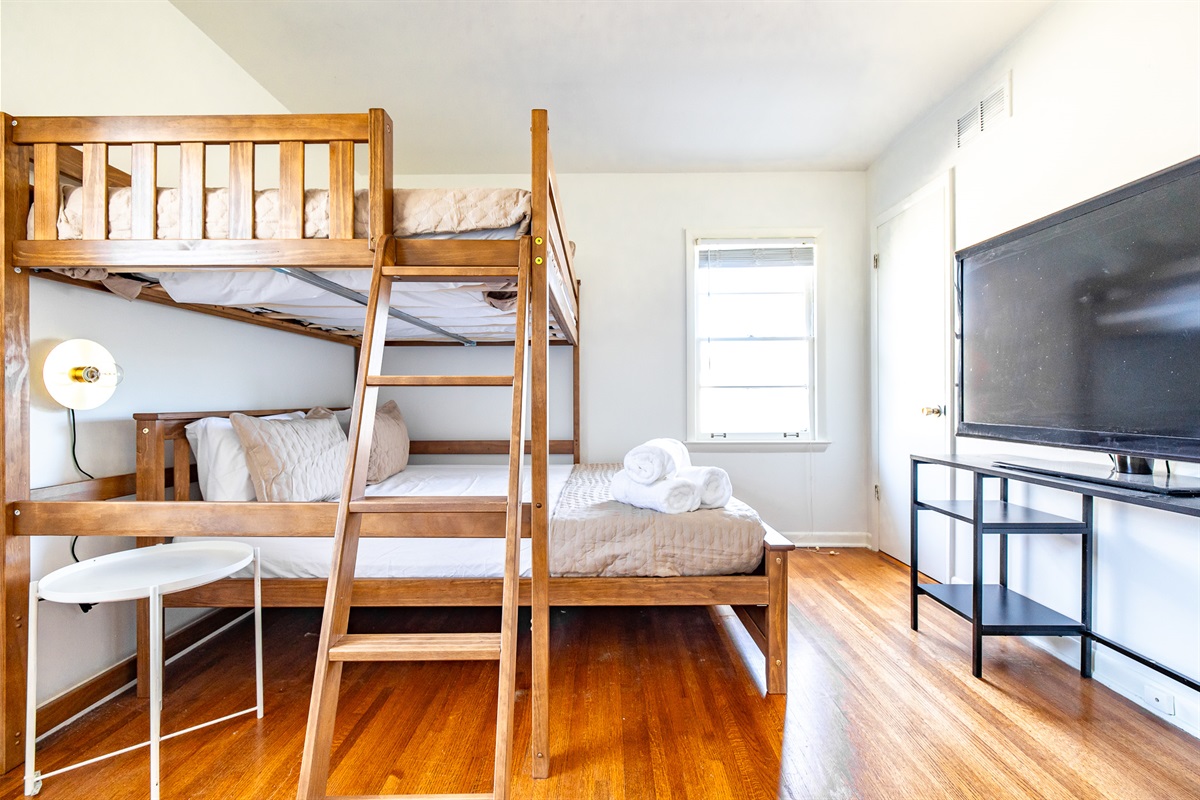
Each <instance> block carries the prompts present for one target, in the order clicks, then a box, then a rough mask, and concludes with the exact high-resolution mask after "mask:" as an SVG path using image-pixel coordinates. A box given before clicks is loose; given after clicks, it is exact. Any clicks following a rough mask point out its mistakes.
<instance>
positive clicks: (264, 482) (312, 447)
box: [229, 414, 346, 503]
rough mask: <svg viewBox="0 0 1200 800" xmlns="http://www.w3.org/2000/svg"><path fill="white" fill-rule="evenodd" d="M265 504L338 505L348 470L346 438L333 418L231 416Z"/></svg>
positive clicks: (230, 419)
mask: <svg viewBox="0 0 1200 800" xmlns="http://www.w3.org/2000/svg"><path fill="white" fill-rule="evenodd" d="M229 421H230V422H232V423H233V429H234V430H235V431H237V435H238V438H239V439H241V442H242V447H243V448H244V449H245V451H246V466H247V467H249V468H250V481H251V483H253V484H254V495H255V497H257V498H258V499H259V500H261V501H272V502H285V503H307V502H313V501H317V500H335V499H337V498H338V497H339V496H340V495H341V493H342V475H343V473H344V471H345V469H346V434H345V433H343V432H342V427H341V426H340V425H338V422H337V420H336V419H334V418H333V417H328V418H317V419H311V418H305V419H259V418H256V417H250V416H246V415H245V414H230V415H229Z"/></svg>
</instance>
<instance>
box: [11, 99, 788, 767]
mask: <svg viewBox="0 0 1200 800" xmlns="http://www.w3.org/2000/svg"><path fill="white" fill-rule="evenodd" d="M532 121H533V125H532V222H531V230H530V234H529V235H528V236H526V237H523V238H522V239H518V240H509V241H468V240H453V239H451V240H436V241H429V240H398V241H396V242H395V243H394V245H391V246H393V247H394V253H393V256H394V261H395V263H396V264H397V266H398V267H401V268H403V270H402V271H403V276H402V278H401V279H407V280H447V279H455V278H461V277H463V276H472V277H473V279H475V280H481V281H486V280H489V278H491V277H492V276H494V275H496V274H499V273H502V272H511V271H512V267H513V265H514V264H517V263H519V260H523V259H527V260H528V264H529V267H530V271H531V275H532V281H531V285H532V286H533V287H534V290H533V294H532V302H531V312H532V318H533V326H532V330H533V332H532V337H531V345H532V347H531V351H532V359H531V383H532V398H533V402H532V409H533V410H532V414H531V432H530V433H531V435H530V440H529V441H527V443H526V449H527V451H528V452H530V453H531V467H532V472H531V476H532V502H531V503H529V504H526V506H525V513H526V515H527V517H526V519H527V521H528V522H527V525H528V526H527V527H526V530H527V531H529V533H528V535H529V536H530V537H531V538H532V551H533V576H534V577H533V579H532V580H526V581H522V582H521V592H522V602H524V603H527V604H531V605H532V614H533V687H532V703H533V751H532V752H533V755H534V758H533V765H534V766H533V770H534V775H535V777H545V776H546V775H548V774H549V755H550V748H549V731H548V709H549V704H548V688H547V687H548V680H549V678H548V675H549V606H550V605H551V604H556V605H671V604H674V605H718V604H729V605H733V606H734V608H735V610H736V611H737V614H738V616H739V618H740V619H741V620H742V622H743V623H744V624H745V625H746V628H747V630H748V632H749V633H750V635H751V637H752V638H753V639H754V641H755V642H756V643H757V644H758V645H759V647H760V649H762V651H763V653H764V655H765V657H766V682H767V689H768V691H769V692H772V693H779V692H784V691H786V674H787V561H788V554H789V551H790V550H792V549H793V545H792V544H791V543H789V542H788V541H787V540H785V539H783V537H780V536H779V535H778V534H771V535H768V536H767V538H766V539H765V541H764V559H763V564H762V566H761V567H760V569H759V573H760V574H757V575H741V576H716V577H704V578H555V579H550V578H549V572H548V553H547V544H546V540H547V532H548V524H549V522H548V521H549V508H548V507H547V506H548V502H547V465H548V463H549V456H550V454H551V453H555V454H569V455H572V456H573V457H574V460H575V461H576V462H578V461H579V458H580V445H579V392H578V389H579V385H578V380H579V349H578V347H577V346H576V348H575V353H574V375H575V377H574V380H575V401H574V419H573V422H574V433H573V438H572V439H570V440H561V441H551V440H550V439H549V437H548V426H547V409H546V405H547V404H546V398H547V373H548V367H547V360H548V346H549V344H550V343H551V340H550V320H551V317H553V319H554V322H555V323H556V326H557V330H558V332H559V334H560V335H561V337H562V340H563V341H562V343H564V344H570V345H577V343H578V336H579V330H578V316H577V309H578V307H579V306H578V290H579V283H578V281H577V280H576V279H575V273H574V267H573V264H572V258H571V252H570V248H569V239H568V237H567V235H566V230H565V227H564V225H563V221H562V215H561V212H560V209H559V193H558V188H557V184H556V179H555V176H554V167H553V160H552V158H551V155H550V150H549V145H548V126H547V118H546V112H545V111H542V110H535V111H534V112H533V117H532ZM0 124H2V125H3V128H4V142H3V152H2V162H3V163H2V172H3V193H2V195H0V216H2V218H3V227H2V232H0V236H2V241H0V245H2V249H3V260H4V268H3V274H2V276H0V304H2V305H3V309H4V319H3V325H2V326H0V338H2V340H3V347H4V368H5V369H4V373H5V374H4V382H5V391H4V398H3V406H2V409H0V439H2V440H3V447H4V459H3V462H0V484H2V485H3V491H4V511H5V516H4V557H3V560H2V563H0V569H2V570H3V587H4V588H3V593H2V595H0V612H2V613H3V620H4V624H3V626H2V627H0V636H2V637H3V639H2V644H3V648H4V658H3V662H2V663H0V669H2V670H3V675H2V676H0V716H2V717H3V719H2V720H0V733H2V734H3V737H4V739H3V745H2V747H0V757H2V759H3V766H2V769H3V770H9V769H12V768H13V767H14V766H16V765H17V764H19V763H21V761H22V760H23V757H24V745H23V736H24V733H23V722H24V696H25V658H26V652H27V650H26V648H27V641H26V631H25V627H24V620H23V615H24V613H25V609H26V607H27V602H28V597H27V596H28V588H29V580H30V564H29V537H30V536H73V535H87V536H133V537H137V538H138V541H139V545H142V544H153V543H156V542H159V541H163V537H165V536H175V537H177V536H200V535H203V536H214V535H240V536H284V535H286V536H323V537H328V536H330V535H331V531H332V528H333V518H334V513H335V508H334V506H333V505H331V504H323V503H279V504H267V503H205V502H180V501H185V500H187V499H189V495H190V484H191V482H192V481H193V480H194V467H193V466H191V465H189V448H188V446H187V440H186V438H184V437H183V427H184V425H185V424H186V423H187V422H188V421H190V420H191V419H195V418H198V417H200V416H213V415H216V414H227V413H231V412H204V413H200V414H195V413H152V414H138V415H135V417H136V420H137V434H136V451H137V471H136V473H134V474H132V475H120V476H111V477H104V478H99V479H95V480H90V481H82V482H79V483H74V484H67V485H63V486H57V487H46V488H43V489H38V490H33V491H31V490H30V485H29V484H30V475H29V456H30V442H29V437H30V433H29V404H30V372H31V369H30V368H31V363H30V338H29V277H30V275H31V274H32V273H33V272H34V271H35V270H41V269H43V268H46V267H49V266H54V267H101V268H106V269H108V270H110V271H111V272H118V273H119V272H140V273H152V272H155V271H163V270H178V269H204V268H210V269H211V268H273V267H278V266H292V267H303V268H320V269H366V268H370V266H371V265H372V262H373V260H374V258H375V253H374V252H373V249H374V245H375V238H376V237H377V236H378V235H379V233H380V232H385V233H388V232H390V226H391V220H392V194H391V190H392V133H391V125H392V123H391V120H390V119H389V118H388V116H387V114H386V113H385V112H383V111H382V110H379V109H372V110H371V111H369V112H368V113H366V114H340V115H276V116H195V117H109V118H105V117H90V118H86V117H59V118H54V117H30V118H13V117H10V116H8V115H0ZM358 143H365V144H366V145H367V149H368V152H369V164H368V186H369V203H370V238H369V239H354V238H353V208H354V163H353V160H354V145H355V144H358ZM264 144H270V145H277V146H278V147H279V154H280V181H279V187H280V231H281V233H280V235H281V236H286V237H287V238H280V239H253V238H250V237H251V236H252V232H253V230H254V227H253V191H254V181H253V174H254V149H255V146H256V145H264ZM306 144H324V145H328V146H329V153H330V158H329V163H330V181H329V191H330V238H328V239H303V238H301V237H302V232H303V197H304V178H303V172H304V168H303V165H304V145H306ZM111 145H131V146H132V147H131V154H132V168H131V170H130V172H129V173H124V172H122V171H120V170H116V169H114V168H112V167H110V166H109V165H108V147H109V146H111ZM161 145H173V146H178V147H179V148H180V153H181V158H180V179H179V187H180V196H181V202H180V212H181V224H180V234H181V236H182V237H185V238H181V239H170V240H166V239H155V238H153V237H154V235H155V230H156V221H155V218H154V215H155V207H156V203H155V198H156V186H157V181H156V174H157V156H156V153H157V147H158V146H161ZM208 145H228V146H229V154H230V174H229V184H228V188H229V206H230V236H231V237H232V238H230V239H222V240H209V239H204V238H202V237H203V231H204V228H203V225H204V210H203V209H204V205H203V203H204V191H205V178H204V176H205V170H204V161H205V147H206V146H208ZM76 148H78V149H76ZM31 165H32V172H33V183H32V186H33V187H36V186H39V185H41V186H45V185H47V184H49V185H52V186H55V187H56V190H55V191H54V192H40V193H39V192H36V191H31V184H30V180H29V176H30V171H31V170H30V167H31ZM61 176H66V177H69V178H72V179H74V180H76V181H79V182H80V183H81V184H82V186H83V191H84V225H83V227H84V232H83V236H84V238H83V239H82V240H75V241H59V240H58V239H57V228H56V218H57V212H58V206H57V203H58V192H57V186H58V183H59V180H60V177H61ZM112 186H130V187H131V188H132V200H133V209H134V212H133V226H134V227H133V236H134V238H133V239H129V240H121V241H118V240H110V239H107V234H108V225H107V208H108V191H109V188H110V187H112ZM31 208H32V212H33V218H34V223H33V226H34V227H33V235H32V238H30V237H27V235H26V219H27V215H28V214H29V212H30V209H31ZM384 241H387V240H384ZM551 259H552V260H551ZM551 263H553V264H554V265H556V268H557V269H558V270H559V271H560V277H561V281H559V282H558V285H560V286H561V287H565V288H563V289H562V290H560V291H556V290H555V289H554V286H555V283H554V282H552V281H549V280H548V279H547V267H548V266H550V264H551ZM39 274H41V275H44V276H45V277H48V278H51V279H53V280H68V281H71V280H72V279H70V278H64V277H62V276H61V275H58V274H56V273H49V272H39ZM81 285H91V284H81ZM152 288H153V287H152ZM146 299H148V300H150V301H151V302H156V303H164V304H168V305H176V304H174V303H173V302H172V301H170V300H169V298H166V297H165V295H164V294H162V293H161V292H155V291H150V292H149V296H148V297H147V298H146ZM182 307H184V308H188V309H190V310H194V311H200V312H202V313H210V314H215V315H217V316H222V317H226V318H232V319H239V320H242V321H245V322H250V323H253V324H261V325H266V326H268V327H272V328H277V329H284V330H292V331H295V332H296V333H300V334H304V335H308V336H314V335H315V336H320V337H322V338H329V339H332V340H334V341H340V342H344V343H347V344H350V345H354V344H356V340H355V339H353V338H351V337H347V336H346V335H345V334H344V333H337V332H324V331H314V330H313V329H311V328H306V327H302V326H299V325H291V324H290V323H287V322H283V321H279V320H275V319H263V318H259V317H256V316H255V315H254V314H251V313H249V312H245V311H240V310H237V309H223V308H219V307H204V306H190V305H184V306H182ZM420 344H428V343H427V342H421V343H420ZM250 413H270V412H250ZM167 442H171V443H172V445H173V447H172V449H173V458H172V460H171V461H172V463H171V464H170V465H168V464H167ZM507 450H508V443H507V442H506V441H499V442H492V441H440V442H414V443H413V449H412V452H413V453H417V454H420V453H439V454H444V453H471V454H492V455H494V454H504V453H506V452H507ZM168 487H173V488H174V497H175V498H176V499H175V500H172V501H168V500H167V499H166V497H167V488H168ZM130 493H136V497H137V501H138V502H136V503H109V502H106V501H107V500H110V499H113V498H117V497H122V496H126V495H128V494H130ZM397 519H400V520H403V524H404V526H405V527H406V528H407V527H409V526H413V527H414V528H415V527H420V528H422V529H425V530H432V529H437V530H438V531H439V534H440V535H443V536H479V535H480V534H490V533H493V532H494V533H495V534H496V535H499V536H503V529H504V508H503V503H500V505H499V507H498V508H496V509H491V510H488V509H486V508H485V509H483V510H480V509H479V506H478V504H477V503H476V504H475V505H474V507H473V508H472V509H471V510H470V511H463V510H461V509H459V508H456V507H454V505H453V504H452V503H451V504H448V503H446V502H444V501H443V502H432V501H420V500H415V501H414V502H411V510H410V512H409V513H407V514H404V515H401V516H400V517H396V516H391V517H388V522H389V523H390V524H391V525H393V526H394V525H395V522H396V520H397ZM372 525H373V523H372V522H367V523H365V524H364V530H363V535H365V536H386V535H389V534H392V535H394V534H395V533H396V529H395V528H394V527H391V528H390V529H387V530H385V529H383V528H382V527H380V526H375V527H372ZM324 590H325V581H324V580H313V581H305V580H297V579H289V580H283V579H279V580H273V581H265V582H264V597H263V600H264V603H265V604H267V605H273V606H320V605H322V602H323V594H324ZM248 591H249V590H248V587H247V585H246V583H245V582H239V581H236V580H235V581H226V582H222V583H220V584H215V585H213V586H211V587H207V588H206V589H204V590H195V591H192V592H186V593H180V594H177V595H171V596H170V598H169V603H168V604H169V605H173V606H203V607H209V606H214V607H215V606H230V607H232V606H249V605H250V599H249V598H250V595H249V594H248ZM499 598H500V582H499V580H495V581H489V580H478V579H475V580H456V579H421V580H415V579H405V580H362V581H356V582H355V604H356V605H387V606H404V605H498V604H499ZM147 623H148V621H147V619H146V614H145V613H144V612H143V613H139V622H138V642H139V653H144V652H146V651H145V644H146V642H147V641H148V639H147V636H148V624H147ZM139 661H141V662H143V663H142V664H139V667H138V673H139V677H141V676H143V675H144V674H145V665H144V659H139ZM139 683H144V681H139ZM97 691H99V690H91V691H90V692H89V691H88V690H87V689H86V687H85V688H84V689H83V690H80V691H77V692H75V693H73V695H72V698H73V701H74V702H71V701H68V702H59V703H56V711H55V714H56V715H57V716H60V717H61V718H62V719H65V718H67V717H69V716H71V715H72V714H73V713H75V712H77V711H79V710H82V708H83V707H86V706H87V705H88V704H89V701H92V700H95V699H99V697H100V696H103V694H99V695H97ZM58 721H61V720H60V719H50V720H48V722H49V723H50V724H55V723H56V722H58ZM43 727H46V726H45V725H43Z"/></svg>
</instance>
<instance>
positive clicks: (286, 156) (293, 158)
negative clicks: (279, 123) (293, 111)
mask: <svg viewBox="0 0 1200 800" xmlns="http://www.w3.org/2000/svg"><path fill="white" fill-rule="evenodd" d="M278 236H279V238H280V239H303V238H304V144H303V143H302V142H280V144H279V233H278Z"/></svg>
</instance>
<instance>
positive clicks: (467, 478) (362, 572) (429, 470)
mask: <svg viewBox="0 0 1200 800" xmlns="http://www.w3.org/2000/svg"><path fill="white" fill-rule="evenodd" d="M572 467H573V465H571V464H551V465H550V469H549V481H548V490H549V498H548V499H549V501H550V508H551V509H553V508H554V507H555V506H556V505H557V504H558V498H559V495H560V494H561V493H562V489H563V486H564V485H565V484H566V482H567V478H568V477H569V476H570V474H571V470H572ZM530 491H531V490H530V485H529V480H528V479H527V480H526V481H525V502H529V497H530ZM507 493H508V467H507V466H506V465H503V464H496V465H486V466H477V465H461V464H437V465H430V464H410V465H409V466H408V467H407V468H406V469H405V470H404V471H403V472H398V473H396V474H395V475H393V476H392V477H390V478H388V479H387V480H385V481H383V482H382V483H378V484H375V485H374V486H368V487H367V494H368V495H427V496H442V497H445V496H456V497H457V496H462V497H469V496H476V497H478V496H489V495H490V496H496V495H505V494H507ZM221 540H223V541H237V542H245V543H247V544H249V545H251V546H252V547H258V548H260V552H261V557H262V576H263V577H264V578H326V577H328V575H329V563H330V561H331V556H332V545H333V540H332V539H323V538H322V539H318V538H312V537H277V536H262V537H257V536H256V537H238V538H230V537H221ZM529 548H530V542H529V540H528V539H522V540H521V575H523V576H524V577H529V573H530V565H531V563H532V562H531V561H530V549H529ZM355 567H356V568H355V571H354V574H355V576H356V577H359V578H428V577H439V578H449V577H454V578H499V577H501V576H502V575H503V574H504V569H503V567H504V540H503V539H457V538H455V539H440V538H439V539H377V538H373V537H363V538H362V539H360V540H359V548H358V559H357V561H356V562H355ZM250 574H251V573H250V571H249V570H243V571H242V572H241V573H239V574H238V576H237V577H248V576H249V575H250Z"/></svg>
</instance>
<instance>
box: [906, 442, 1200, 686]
mask: <svg viewBox="0 0 1200 800" xmlns="http://www.w3.org/2000/svg"><path fill="white" fill-rule="evenodd" d="M997 458H998V457H997V456H974V457H972V456H958V455H948V456H916V455H914V456H912V457H911V464H912V466H911V469H912V511H911V517H910V525H911V529H910V530H911V537H912V538H911V547H912V549H911V551H910V559H909V560H910V561H911V562H912V563H911V585H910V586H911V599H910V602H911V604H912V605H911V610H912V629H913V630H914V631H915V630H917V622H918V615H917V611H918V604H917V601H918V600H919V599H920V597H921V596H922V595H924V596H926V597H930V598H933V599H934V600H936V601H937V602H938V603H940V604H942V605H943V606H946V607H947V608H949V609H950V610H951V611H953V612H954V613H956V614H958V615H959V616H960V617H962V618H964V619H966V620H967V621H968V622H970V623H971V631H972V647H971V656H972V659H971V660H972V663H971V672H972V674H973V675H974V676H975V677H976V678H981V677H983V637H985V636H1078V637H1080V665H1079V671H1080V674H1081V675H1082V676H1083V677H1085V678H1090V677H1091V675H1092V663H1093V648H1092V643H1093V642H1094V643H1097V644H1102V645H1104V646H1105V647H1108V648H1110V649H1112V650H1115V651H1117V652H1118V653H1121V654H1122V655H1124V656H1126V657H1128V658H1131V659H1133V660H1134V661H1137V662H1138V663H1139V664H1142V665H1143V666H1146V667H1149V668H1150V669H1152V670H1155V671H1156V672H1159V673H1161V674H1163V675H1166V676H1168V677H1170V678H1172V679H1174V680H1176V681H1179V682H1180V683H1182V684H1183V685H1184V686H1187V687H1188V688H1190V689H1193V690H1196V691H1200V679H1197V678H1196V677H1195V676H1190V675H1185V674H1183V673H1182V672H1179V671H1177V670H1174V669H1171V668H1170V667H1167V666H1165V665H1163V664H1160V663H1158V662H1156V661H1153V660H1152V659H1149V658H1147V657H1146V656H1143V655H1142V654H1140V653H1137V652H1135V651H1133V650H1130V649H1129V648H1128V647H1125V646H1124V645H1122V644H1120V643H1118V642H1115V641H1113V640H1112V639H1109V638H1107V637H1105V636H1103V635H1101V634H1099V633H1097V632H1096V631H1095V630H1093V629H1092V619H1093V617H1092V608H1093V606H1094V604H1095V582H1094V581H1093V576H1094V574H1095V565H1096V551H1097V544H1098V543H1097V537H1096V534H1095V529H1094V526H1093V515H1092V504H1093V500H1094V499H1095V498H1101V499H1104V500H1111V501H1114V502H1118V503H1129V504H1131V505H1138V506H1145V507H1147V508H1157V509H1160V510H1163V511H1170V512H1172V513H1176V514H1185V515H1187V516H1191V517H1197V518H1200V497H1180V496H1175V495H1168V494H1162V493H1153V492H1146V491H1141V490H1137V489H1132V488H1129V486H1128V485H1124V484H1119V485H1110V484H1107V483H1094V482H1090V481H1087V480H1079V479H1076V478H1074V477H1061V476H1058V475H1054V474H1046V473H1042V472H1033V471H1030V470H1029V468H1027V467H1022V468H1020V469H1015V468H1012V467H1006V466H998V463H997ZM1003 460H1004V461H1009V460H1010V459H1007V458H1005V459H1003ZM1047 463H1053V462H1047ZM926 464H937V465H941V466H944V467H950V468H951V469H956V470H963V471H965V472H970V473H972V478H973V489H974V491H973V494H972V498H971V499H970V500H923V499H921V494H920V488H919V485H918V479H919V477H920V467H921V466H923V465H926ZM1072 466H1073V465H1072ZM1143 477H1145V476H1143ZM990 479H995V480H999V482H1000V499H999V500H988V501H985V500H984V491H983V490H984V482H985V480H990ZM1010 480H1015V481H1019V482H1021V483H1028V484H1033V485H1037V486H1048V487H1050V488H1053V489H1059V490H1062V491H1067V492H1074V493H1075V494H1077V495H1079V497H1080V504H1081V507H1080V514H1079V518H1078V519H1073V518H1067V517H1061V516H1058V515H1055V514H1048V513H1046V512H1043V511H1038V510H1036V509H1032V508H1025V507H1022V506H1018V505H1015V504H1013V503H1009V502H1008V482H1009V481H1010ZM920 512H934V513H937V514H941V515H944V516H948V517H950V518H952V519H956V520H958V521H960V522H965V523H967V524H968V525H970V526H971V528H972V543H973V546H972V552H973V569H972V582H971V583H969V584H940V583H922V582H920V580H919V577H920V576H919V568H918V564H917V554H918V552H919V548H918V546H917V542H918V519H919V513H920ZM1064 533H1071V534H1077V535H1081V536H1082V539H1083V542H1082V561H1081V564H1080V570H1081V581H1080V583H1081V588H1082V592H1081V597H1080V608H1079V615H1078V618H1077V619H1074V618H1071V617H1068V616H1066V615H1064V614H1060V613H1058V612H1057V611H1054V610H1053V609H1050V608H1047V607H1046V606H1044V605H1041V604H1040V603H1037V602H1035V601H1033V600H1031V599H1030V598H1028V597H1025V596H1024V595H1021V594H1019V593H1017V592H1015V591H1013V590H1012V589H1009V588H1008V537H1009V536H1010V535H1014V534H1033V535H1052V534H1064ZM985 535H998V536H999V537H1000V582H999V583H998V584H986V585H985V584H984V568H983V549H984V548H983V539H984V536H985Z"/></svg>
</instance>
